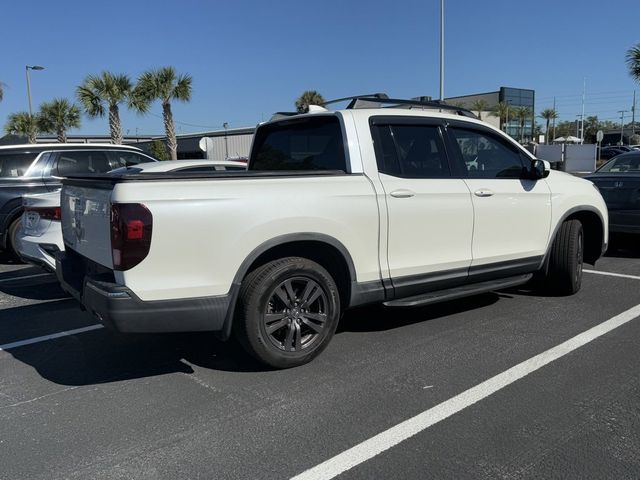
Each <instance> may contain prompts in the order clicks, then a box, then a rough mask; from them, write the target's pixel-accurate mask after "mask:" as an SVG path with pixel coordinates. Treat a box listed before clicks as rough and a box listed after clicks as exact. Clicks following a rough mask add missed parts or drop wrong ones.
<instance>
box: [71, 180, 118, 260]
mask: <svg viewBox="0 0 640 480" xmlns="http://www.w3.org/2000/svg"><path fill="white" fill-rule="evenodd" d="M111 192H112V188H92V187H89V186H87V187H84V186H83V187H80V186H75V185H65V186H64V187H63V188H62V195H61V199H60V200H61V208H62V237H63V239H64V244H65V246H66V247H69V248H71V249H73V250H75V251H76V252H78V253H79V254H80V255H82V256H84V257H87V258H89V259H90V260H93V261H94V262H96V263H99V264H100V265H103V266H105V267H107V268H113V260H112V258H111V203H110V199H111Z"/></svg>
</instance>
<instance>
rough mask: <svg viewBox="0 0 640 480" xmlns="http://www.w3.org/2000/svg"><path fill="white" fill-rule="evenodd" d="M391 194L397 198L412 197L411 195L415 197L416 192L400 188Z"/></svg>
mask: <svg viewBox="0 0 640 480" xmlns="http://www.w3.org/2000/svg"><path fill="white" fill-rule="evenodd" d="M389 195H391V196H392V197H395V198H410V197H413V196H414V195H415V193H414V192H412V191H411V190H407V189H405V188H401V189H399V190H394V191H393V192H391V193H390V194H389Z"/></svg>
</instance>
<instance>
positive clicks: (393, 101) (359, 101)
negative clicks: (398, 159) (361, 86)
mask: <svg viewBox="0 0 640 480" xmlns="http://www.w3.org/2000/svg"><path fill="white" fill-rule="evenodd" d="M375 103H377V104H379V105H380V106H382V105H405V106H407V107H409V108H410V107H426V108H429V109H434V110H446V111H449V112H454V113H456V114H458V115H462V116H464V117H469V118H475V119H478V116H477V115H476V114H475V113H473V112H472V111H471V110H467V109H466V108H462V107H456V106H455V105H448V104H446V103H444V102H440V101H439V100H432V101H420V100H405V99H400V98H388V97H387V98H378V97H367V96H359V97H354V99H353V100H352V101H351V103H349V105H347V109H355V108H371V107H372V104H375Z"/></svg>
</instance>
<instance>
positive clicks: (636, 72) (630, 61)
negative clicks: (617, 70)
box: [626, 43, 640, 83]
mask: <svg viewBox="0 0 640 480" xmlns="http://www.w3.org/2000/svg"><path fill="white" fill-rule="evenodd" d="M626 62H627V67H629V74H630V75H631V77H632V78H633V79H634V80H635V81H636V82H638V83H640V43H638V44H636V45H635V46H633V47H631V48H630V49H629V50H627V55H626Z"/></svg>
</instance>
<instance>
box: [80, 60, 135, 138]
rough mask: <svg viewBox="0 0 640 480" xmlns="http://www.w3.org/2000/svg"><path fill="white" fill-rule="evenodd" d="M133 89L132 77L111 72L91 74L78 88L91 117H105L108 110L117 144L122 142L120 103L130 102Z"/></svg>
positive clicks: (110, 128) (84, 106)
mask: <svg viewBox="0 0 640 480" xmlns="http://www.w3.org/2000/svg"><path fill="white" fill-rule="evenodd" d="M131 90H132V85H131V79H130V78H129V77H128V76H127V75H124V74H118V75H116V74H113V73H111V72H102V73H101V74H100V75H89V76H87V77H86V78H85V79H84V82H83V83H82V85H80V86H79V87H78V88H77V89H76V95H77V97H78V100H79V101H80V103H81V104H82V107H83V108H84V111H85V112H86V113H87V115H88V116H89V117H91V118H96V117H104V115H105V113H106V112H107V111H108V113H109V130H110V131H111V143H115V144H117V145H120V144H121V143H122V123H121V122H120V105H121V104H122V103H125V102H130V100H131Z"/></svg>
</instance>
